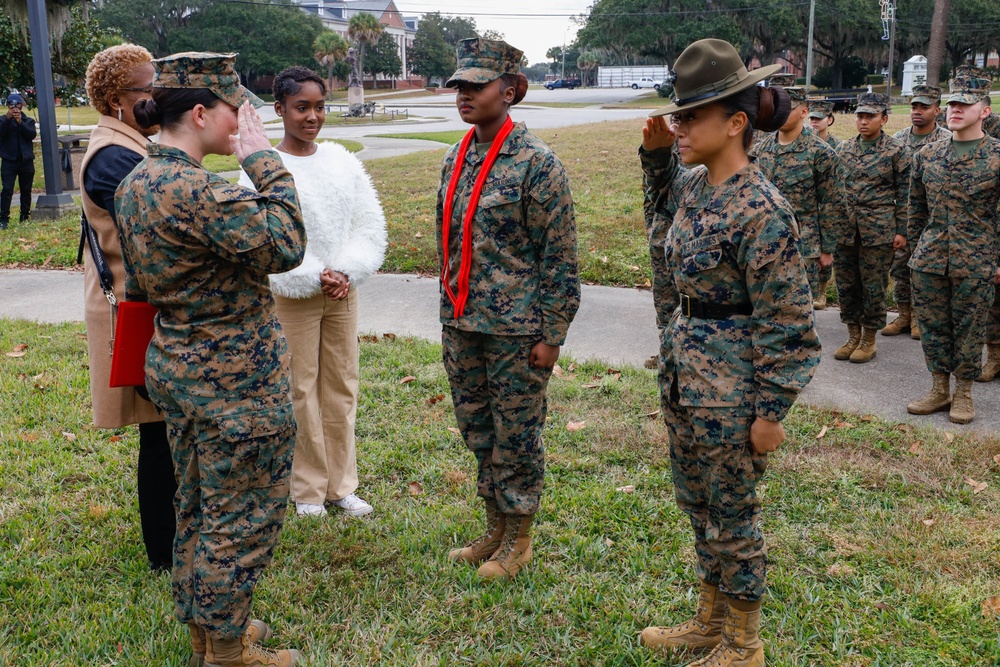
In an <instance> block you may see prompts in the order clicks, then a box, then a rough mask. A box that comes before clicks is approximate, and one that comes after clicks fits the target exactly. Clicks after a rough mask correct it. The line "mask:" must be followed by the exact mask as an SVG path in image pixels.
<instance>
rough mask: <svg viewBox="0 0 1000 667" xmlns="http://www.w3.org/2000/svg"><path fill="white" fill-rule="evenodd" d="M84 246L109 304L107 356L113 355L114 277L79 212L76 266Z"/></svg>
mask: <svg viewBox="0 0 1000 667" xmlns="http://www.w3.org/2000/svg"><path fill="white" fill-rule="evenodd" d="M84 245H87V246H89V247H90V258H91V259H93V260H94V267H95V268H96V269H97V277H98V279H99V280H100V281H101V291H103V292H104V298H106V299H107V300H108V303H109V304H111V340H110V341H109V343H108V354H113V352H114V349H115V324H116V320H117V319H118V318H117V315H118V299H117V298H115V289H114V285H115V283H114V276H113V275H112V274H111V267H110V266H108V262H107V260H106V259H104V251H103V250H101V244H100V242H98V240H97V234H96V233H94V228H93V227H91V226H90V221H88V220H87V214H86V213H84V212H83V211H82V210H81V211H80V247H79V248H78V249H77V251H76V263H77V264H80V263H81V262H83V246H84Z"/></svg>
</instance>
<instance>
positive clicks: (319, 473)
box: [274, 287, 358, 505]
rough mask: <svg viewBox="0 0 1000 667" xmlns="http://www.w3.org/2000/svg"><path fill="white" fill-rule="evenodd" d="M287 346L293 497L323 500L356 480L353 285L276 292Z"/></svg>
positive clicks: (337, 494)
mask: <svg viewBox="0 0 1000 667" xmlns="http://www.w3.org/2000/svg"><path fill="white" fill-rule="evenodd" d="M274 301H275V305H276V306H277V312H278V320H279V321H280V322H281V327H282V329H284V331H285V338H287V339H288V349H289V350H290V351H291V353H292V401H293V405H294V409H295V421H296V422H298V433H297V435H296V437H295V458H294V460H293V462H292V482H291V494H292V499H293V500H295V501H296V502H300V503H310V504H313V505H322V504H323V502H324V501H326V500H340V499H341V498H344V497H345V496H348V495H350V494H352V493H354V491H355V490H356V489H357V488H358V465H357V452H356V450H355V444H354V422H355V417H356V415H357V408H358V293H357V289H356V288H355V287H351V289H350V292H348V294H347V298H345V299H343V300H341V301H330V300H329V299H327V298H326V297H325V296H324V295H322V294H319V295H317V296H314V297H309V298H307V299H287V298H284V297H281V296H278V295H277V294H275V295H274Z"/></svg>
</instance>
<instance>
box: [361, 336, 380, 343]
mask: <svg viewBox="0 0 1000 667" xmlns="http://www.w3.org/2000/svg"><path fill="white" fill-rule="evenodd" d="M361 342H362V343H377V342H378V336H372V335H371V334H365V335H363V336H361Z"/></svg>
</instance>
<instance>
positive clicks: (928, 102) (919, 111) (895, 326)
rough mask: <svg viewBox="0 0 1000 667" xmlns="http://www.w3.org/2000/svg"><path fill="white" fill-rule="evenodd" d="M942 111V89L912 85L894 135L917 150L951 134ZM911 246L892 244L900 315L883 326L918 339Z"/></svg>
mask: <svg viewBox="0 0 1000 667" xmlns="http://www.w3.org/2000/svg"><path fill="white" fill-rule="evenodd" d="M940 113H941V89H940V88H938V87H937V86H924V85H919V86H914V87H913V97H912V98H911V99H910V123H911V125H910V127H907V128H903V129H902V130H900V131H899V132H897V133H896V134H894V135H893V136H894V137H895V138H897V139H900V140H902V141H905V142H906V144H907V145H908V146H909V148H910V152H911V153H912V152H913V151H916V150H917V149H919V148H920V147H921V146H923V145H925V144H930V143H934V142H935V141H941V140H942V139H948V138H950V137H951V132H950V131H948V129H947V128H943V127H940V126H939V125H938V124H937V117H938V114H940ZM910 250H911V249H910V247H909V246H908V245H907V246H904V247H902V248H895V249H894V251H893V258H892V268H891V269H890V270H889V276H890V277H891V278H892V281H893V285H892V296H893V300H895V302H896V309H897V310H898V311H899V315H898V316H897V317H896V319H894V320H893V321H892V322H890V323H889V324H887V325H886V326H885V328H884V329H882V335H883V336H898V335H899V334H901V333H903V332H906V333H909V334H910V338H913V339H914V340H920V331H919V329H918V327H917V318H915V317H913V314H912V312H911V310H910V267H909V266H907V264H908V262H909V261H910Z"/></svg>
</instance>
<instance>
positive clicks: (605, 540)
mask: <svg viewBox="0 0 1000 667" xmlns="http://www.w3.org/2000/svg"><path fill="white" fill-rule="evenodd" d="M614 544H615V543H614V542H612V541H611V538H610V537H605V538H604V545H605V546H607V547H611V546H614Z"/></svg>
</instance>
